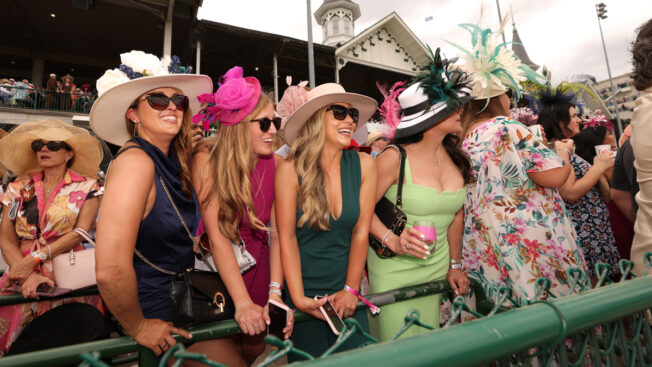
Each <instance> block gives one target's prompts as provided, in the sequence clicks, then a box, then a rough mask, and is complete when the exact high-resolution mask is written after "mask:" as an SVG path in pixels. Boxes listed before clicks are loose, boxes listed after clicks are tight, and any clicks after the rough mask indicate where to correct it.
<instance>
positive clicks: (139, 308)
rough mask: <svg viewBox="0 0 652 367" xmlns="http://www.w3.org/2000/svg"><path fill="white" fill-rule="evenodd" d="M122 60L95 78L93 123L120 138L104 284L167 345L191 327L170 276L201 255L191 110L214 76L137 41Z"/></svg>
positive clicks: (157, 347) (102, 236)
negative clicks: (176, 303)
mask: <svg viewBox="0 0 652 367" xmlns="http://www.w3.org/2000/svg"><path fill="white" fill-rule="evenodd" d="M121 61H122V64H121V65H120V68H119V69H114V70H108V71H107V72H106V73H105V74H104V76H102V77H101V78H100V79H99V80H98V81H97V89H98V92H99V98H98V99H97V101H96V102H95V103H94V104H93V108H92V109H91V114H90V124H91V127H92V128H93V130H94V131H95V133H96V134H97V135H98V136H100V137H101V138H102V139H104V140H106V141H108V142H110V143H113V144H115V145H121V146H122V148H121V150H120V151H119V152H118V154H117V155H116V158H115V159H114V161H113V164H112V165H111V169H110V172H107V181H106V188H105V195H106V198H107V200H105V201H104V202H103V205H102V210H100V216H99V219H98V232H97V243H96V244H97V247H96V258H97V266H96V269H97V285H98V287H99V289H100V292H101V294H102V296H103V297H104V300H105V302H106V304H107V306H108V307H109V309H110V310H111V312H112V313H113V314H114V315H115V317H116V318H117V319H118V321H120V323H121V324H122V326H123V327H124V328H125V330H126V331H127V332H128V333H129V335H131V336H132V337H134V339H136V341H137V342H138V343H140V344H142V345H144V346H146V347H148V348H150V349H151V350H152V351H154V353H156V354H157V355H160V354H161V353H163V352H165V351H167V350H168V349H169V348H170V347H171V346H172V345H174V344H175V340H174V338H172V336H171V334H180V335H183V336H184V337H187V338H190V337H191V336H190V334H189V333H188V332H187V331H185V330H182V329H178V328H175V327H173V326H171V324H170V323H169V321H171V320H172V304H171V300H170V282H171V280H172V279H173V277H174V275H173V274H174V273H177V272H181V271H184V270H186V269H187V268H191V267H193V264H194V255H193V249H192V248H193V241H192V239H191V238H190V237H189V235H188V232H187V231H186V228H185V227H186V225H187V226H188V227H189V228H188V230H189V231H191V232H192V231H194V229H195V228H194V227H195V226H196V223H197V222H198V216H197V208H196V205H195V201H194V199H193V192H192V184H191V181H190V171H189V166H190V153H191V146H192V145H191V133H190V124H191V121H190V120H191V118H192V112H191V110H192V108H193V107H194V108H195V109H197V108H198V107H199V104H198V103H196V102H195V101H196V97H197V96H198V95H199V94H202V93H207V92H210V91H211V90H212V87H213V85H212V81H211V79H210V78H209V77H208V76H205V75H194V74H184V73H181V74H173V72H179V71H182V72H183V71H186V72H188V71H190V70H186V69H185V68H182V67H180V65H179V64H180V62H179V60H178V58H177V57H173V61H172V62H171V63H170V64H169V65H168V62H166V61H164V62H161V61H160V60H159V59H158V58H157V57H156V56H154V55H150V54H146V53H143V52H140V51H132V52H130V53H126V54H122V55H121ZM168 192H169V195H170V197H171V200H172V202H171V201H170V199H169V198H168V195H167V194H168ZM175 206H176V208H175ZM177 209H178V213H179V215H180V216H181V217H182V218H183V221H184V222H185V224H184V223H182V222H181V220H180V218H179V216H178V215H177ZM134 254H135V255H136V256H134Z"/></svg>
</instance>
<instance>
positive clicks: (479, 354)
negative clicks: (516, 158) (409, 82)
mask: <svg viewBox="0 0 652 367" xmlns="http://www.w3.org/2000/svg"><path fill="white" fill-rule="evenodd" d="M651 258H652V253H648V254H647V255H646V259H645V261H646V265H647V266H648V269H649V268H650V259H651ZM632 265H633V263H631V262H629V261H626V260H622V261H621V263H620V265H619V266H620V270H621V273H622V274H623V276H622V277H621V278H620V279H619V280H618V281H617V282H615V281H612V280H611V279H609V278H608V277H607V272H608V271H609V269H608V267H607V266H605V265H598V266H597V267H596V271H597V274H598V278H599V280H598V285H597V288H596V289H586V288H585V285H584V283H583V282H582V279H584V277H585V275H584V274H583V273H582V272H581V271H579V270H577V269H570V270H569V271H568V282H569V283H570V285H571V288H573V289H575V290H576V291H578V292H579V293H576V294H572V295H556V296H555V295H553V296H552V297H551V298H550V299H549V300H548V301H541V300H538V295H541V294H543V292H548V294H550V292H549V289H548V288H549V286H550V282H549V280H547V279H545V278H541V279H539V280H537V283H536V286H537V296H535V297H533V299H531V300H522V301H521V302H519V301H517V300H515V299H513V298H512V297H511V292H510V290H509V289H508V288H501V289H498V290H496V291H495V292H493V293H494V294H495V297H496V299H495V302H492V301H491V300H488V299H487V298H486V297H484V293H483V292H482V288H481V286H480V284H478V283H477V282H473V283H472V288H473V290H474V294H475V295H476V305H475V307H470V306H469V305H467V304H466V303H465V300H464V298H463V297H457V298H456V299H455V301H454V303H453V308H452V311H451V322H449V323H448V324H447V325H446V326H445V327H443V328H441V329H437V330H433V331H430V332H425V333H423V334H420V335H417V336H413V337H408V338H403V339H397V338H398V336H400V335H401V334H402V333H403V332H404V331H405V330H407V329H408V328H410V327H423V328H425V329H433V326H430V325H424V324H422V323H421V322H420V321H419V314H418V312H416V311H412V312H410V313H409V314H408V315H406V317H405V320H404V324H403V327H402V328H401V329H400V330H398V331H397V333H396V335H395V336H394V338H392V340H391V341H388V342H383V343H378V341H377V340H376V339H375V338H373V337H372V336H370V335H368V334H367V333H366V332H365V331H364V330H363V329H362V328H361V327H360V325H358V324H357V322H355V320H353V319H347V320H345V324H346V326H347V328H346V330H344V331H343V332H342V334H341V336H340V337H339V338H338V340H337V341H336V342H335V344H334V345H333V346H331V348H330V349H329V350H327V351H326V352H325V353H324V355H322V356H311V355H309V354H307V353H305V352H303V351H300V350H298V349H296V348H294V346H293V344H292V342H291V341H290V340H285V341H281V340H279V339H276V338H275V337H270V336H268V337H266V338H265V341H266V342H267V343H268V344H271V345H273V346H274V347H276V349H275V350H274V351H273V352H272V353H271V354H270V355H269V356H268V357H267V359H266V360H265V361H263V363H262V364H260V366H268V365H269V364H271V363H273V362H275V361H277V360H278V359H280V358H282V357H284V356H285V355H287V354H290V353H294V354H299V355H302V356H304V357H305V358H306V359H307V361H304V362H299V363H296V364H293V365H299V366H303V365H306V366H312V365H320V366H321V365H323V366H327V365H328V366H331V365H333V366H341V365H355V364H362V363H364V364H372V365H379V366H384V365H405V366H432V365H454V366H481V365H491V366H530V365H537V366H550V365H553V364H555V365H562V366H581V365H606V366H616V365H626V366H639V365H641V366H643V365H644V366H647V365H652V355H651V354H650V353H651V351H652V329H651V327H650V321H649V319H648V317H649V316H648V315H649V309H650V308H651V306H652V277H642V278H635V279H632V280H626V279H627V278H628V275H629V272H630V270H631V268H632ZM448 291H450V288H449V286H448V284H447V282H445V281H439V282H433V283H428V284H423V285H419V286H415V287H408V288H403V289H398V290H394V291H389V292H385V293H381V294H376V295H372V296H370V297H369V298H370V300H371V301H372V302H374V303H376V304H377V305H380V306H382V305H386V304H390V303H393V302H399V301H404V300H408V299H411V298H415V297H422V296H426V295H430V294H435V293H445V292H448ZM505 303H509V304H511V309H507V308H504V307H501V305H502V304H505ZM463 310H466V311H468V312H471V313H473V314H475V315H476V317H478V319H477V320H474V321H469V322H464V323H461V324H457V325H452V324H453V321H454V320H455V319H457V318H458V316H459V315H460V313H461V312H462V311H463ZM310 318H311V317H310V316H308V315H306V314H303V313H301V312H296V313H295V321H296V322H302V321H305V320H308V319H310ZM191 332H192V334H193V340H192V341H193V342H196V341H202V340H207V339H214V338H219V337H223V336H227V335H231V334H234V333H238V332H240V329H239V327H238V325H237V324H236V323H235V322H234V321H233V320H230V321H223V322H218V323H209V324H204V325H200V326H197V327H195V328H192V329H191ZM356 333H357V334H361V335H362V336H363V337H365V338H366V339H367V340H368V343H367V345H365V346H364V347H362V348H359V349H355V350H351V351H346V352H342V353H337V354H333V353H334V352H336V351H337V349H338V347H339V346H340V345H341V344H342V343H343V342H344V341H345V340H346V339H347V338H349V337H350V336H351V335H353V334H356ZM176 339H177V341H179V342H186V341H187V340H185V339H183V338H181V337H177V338H176ZM132 352H140V354H139V362H140V365H142V366H155V365H157V364H158V363H159V362H160V364H159V365H161V366H163V365H165V363H167V360H168V358H169V357H171V356H174V357H175V359H176V360H177V362H176V363H177V364H176V365H180V364H181V363H182V362H183V360H195V361H199V362H203V363H204V364H207V365H210V366H219V364H218V363H216V362H212V361H208V360H206V359H205V357H204V356H202V355H198V354H195V353H190V352H187V351H186V350H185V349H184V348H183V346H181V345H178V346H175V348H173V349H171V350H170V351H168V352H167V353H166V355H165V356H164V357H163V359H162V360H161V361H159V362H157V360H156V358H155V357H154V355H153V353H151V351H149V350H148V349H145V348H143V347H142V346H139V345H138V344H137V343H135V341H134V340H133V339H132V338H130V337H122V338H114V339H110V340H104V341H98V342H92V343H84V344H78V345H73V346H68V347H61V348H55V349H50V350H45V351H39V352H33V353H28V354H24V355H17V356H11V357H5V358H2V359H0V365H3V366H4V365H7V366H32V365H42V364H43V363H44V361H47V364H48V365H52V366H56V365H62V364H71V363H79V362H80V361H81V362H82V364H83V365H90V366H106V364H104V362H102V361H101V360H100V359H101V358H105V359H106V358H108V357H111V356H117V355H122V354H126V353H132ZM114 362H115V360H114Z"/></svg>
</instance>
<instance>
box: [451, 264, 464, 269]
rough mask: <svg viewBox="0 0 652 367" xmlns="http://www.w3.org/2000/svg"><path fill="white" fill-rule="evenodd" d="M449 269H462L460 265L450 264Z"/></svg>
mask: <svg viewBox="0 0 652 367" xmlns="http://www.w3.org/2000/svg"><path fill="white" fill-rule="evenodd" d="M451 269H462V264H451Z"/></svg>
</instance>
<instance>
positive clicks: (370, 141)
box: [364, 131, 388, 147]
mask: <svg viewBox="0 0 652 367" xmlns="http://www.w3.org/2000/svg"><path fill="white" fill-rule="evenodd" d="M387 135H388V134H386V133H384V132H382V131H372V132H370V133H369V135H367V140H366V141H365V143H364V145H366V146H368V147H370V146H371V144H373V143H374V142H375V141H376V140H378V139H380V138H387V137H388V136H387Z"/></svg>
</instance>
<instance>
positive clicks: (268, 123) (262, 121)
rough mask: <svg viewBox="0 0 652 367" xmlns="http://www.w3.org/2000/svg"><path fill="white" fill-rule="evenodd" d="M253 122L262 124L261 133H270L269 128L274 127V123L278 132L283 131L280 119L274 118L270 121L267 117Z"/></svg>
mask: <svg viewBox="0 0 652 367" xmlns="http://www.w3.org/2000/svg"><path fill="white" fill-rule="evenodd" d="M251 122H257V123H259V124H260V131H262V132H264V133H266V132H268V131H269V128H270V127H272V123H273V124H274V127H275V128H276V131H278V130H280V129H281V118H280V117H274V118H273V119H271V120H270V119H268V118H267V117H263V118H262V119H255V120H251Z"/></svg>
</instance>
